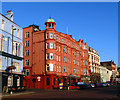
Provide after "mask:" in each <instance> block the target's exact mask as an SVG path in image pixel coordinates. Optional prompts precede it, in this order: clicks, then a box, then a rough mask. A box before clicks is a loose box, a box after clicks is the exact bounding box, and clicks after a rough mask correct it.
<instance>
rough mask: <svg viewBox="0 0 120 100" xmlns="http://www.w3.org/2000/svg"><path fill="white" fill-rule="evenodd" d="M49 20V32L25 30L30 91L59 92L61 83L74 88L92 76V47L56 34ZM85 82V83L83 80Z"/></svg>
mask: <svg viewBox="0 0 120 100" xmlns="http://www.w3.org/2000/svg"><path fill="white" fill-rule="evenodd" d="M55 25H56V23H55V21H54V20H53V19H51V18H50V19H48V20H47V21H46V22H45V30H39V27H38V26H35V25H31V26H29V27H26V28H24V29H23V44H24V45H23V56H24V61H23V66H24V73H25V75H26V76H25V78H24V85H26V87H27V88H44V89H52V88H53V87H54V88H57V87H58V85H59V83H60V82H63V83H64V84H65V83H66V84H69V85H70V84H72V83H73V82H76V81H81V75H82V76H85V77H86V76H89V71H88V70H89V61H88V60H89V59H88V46H87V43H84V40H82V41H81V40H79V41H76V40H74V39H73V38H72V35H68V34H63V33H61V32H58V31H56V30H55ZM83 81H84V80H83Z"/></svg>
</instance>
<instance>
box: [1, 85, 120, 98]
mask: <svg viewBox="0 0 120 100" xmlns="http://www.w3.org/2000/svg"><path fill="white" fill-rule="evenodd" d="M25 92H26V93H25ZM25 92H24V93H25V94H24V93H21V94H17V95H14V94H13V95H8V96H5V95H4V96H3V99H2V100H7V99H8V100H9V99H17V100H18V98H19V99H22V100H23V99H28V100H29V99H38V98H86V99H88V98H89V99H90V98H93V99H104V98H105V100H106V98H107V99H115V100H116V99H120V98H119V97H118V96H117V93H118V91H117V88H116V87H101V88H100V87H99V88H98V87H97V88H92V89H83V90H45V89H44V90H43V89H29V90H27V91H25Z"/></svg>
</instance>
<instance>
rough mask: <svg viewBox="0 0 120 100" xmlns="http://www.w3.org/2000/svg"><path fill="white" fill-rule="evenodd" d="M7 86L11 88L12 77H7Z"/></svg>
mask: <svg viewBox="0 0 120 100" xmlns="http://www.w3.org/2000/svg"><path fill="white" fill-rule="evenodd" d="M8 86H13V77H12V78H11V76H9V77H8Z"/></svg>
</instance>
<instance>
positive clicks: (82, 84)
mask: <svg viewBox="0 0 120 100" xmlns="http://www.w3.org/2000/svg"><path fill="white" fill-rule="evenodd" d="M77 86H79V87H80V89H84V88H86V84H85V82H78V83H77Z"/></svg>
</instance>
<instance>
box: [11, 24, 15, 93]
mask: <svg viewBox="0 0 120 100" xmlns="http://www.w3.org/2000/svg"><path fill="white" fill-rule="evenodd" d="M14 30H16V28H13V26H12V57H11V92H10V94H12V69H13V68H12V66H13V33H14Z"/></svg>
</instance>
